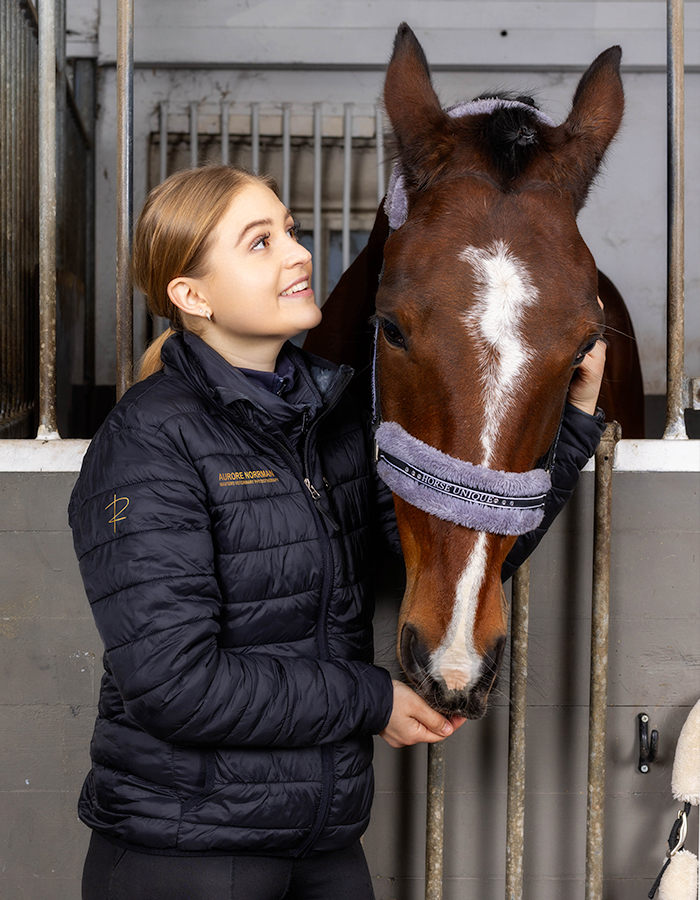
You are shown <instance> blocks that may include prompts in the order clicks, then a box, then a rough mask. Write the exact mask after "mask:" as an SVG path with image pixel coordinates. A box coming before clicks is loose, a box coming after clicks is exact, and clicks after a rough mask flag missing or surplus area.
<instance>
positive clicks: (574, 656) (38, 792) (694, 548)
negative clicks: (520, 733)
mask: <svg viewBox="0 0 700 900" xmlns="http://www.w3.org/2000/svg"><path fill="white" fill-rule="evenodd" d="M74 480H75V475H74V474H71V473H43V474H42V473H5V474H2V475H0V560H1V561H2V562H1V566H2V568H1V569H0V583H1V584H2V603H1V604H0V605H1V606H2V612H1V613H0V674H1V677H2V681H1V685H2V687H1V688H0V721H1V722H2V727H1V728H0V808H1V809H2V811H3V814H2V817H1V818H0V897H2V898H3V900H75V898H77V897H78V896H79V880H80V871H81V866H82V859H83V855H84V851H85V848H86V845H87V840H88V831H87V829H85V828H84V827H83V826H82V825H81V824H80V823H79V822H78V820H77V816H76V812H75V809H76V801H77V795H78V792H79V789H80V785H81V783H82V780H83V778H84V776H85V773H86V771H87V769H88V766H89V761H88V745H89V740H90V734H91V730H92V724H93V719H94V715H95V704H96V700H97V691H98V685H99V677H100V669H101V665H100V655H101V648H100V642H99V638H98V637H97V634H96V632H95V629H94V627H93V624H92V620H91V618H90V612H89V609H88V605H87V601H86V600H85V598H84V594H83V590H82V586H81V583H80V578H79V575H78V569H77V563H76V561H75V558H74V556H73V550H72V543H71V536H70V533H69V531H68V525H67V520H66V513H65V509H66V505H67V502H68V497H69V494H70V490H71V487H72V484H73V482H74ZM698 493H699V483H698V475H697V472H694V473H686V474H682V473H664V474H656V475H648V474H646V475H643V474H631V473H627V474H617V475H616V476H615V481H614V512H613V526H614V535H613V563H612V565H613V568H612V610H611V633H610V667H609V678H610V694H609V708H608V723H609V733H608V739H607V765H608V778H607V806H606V823H607V832H606V841H605V873H606V887H605V895H604V900H632V898H638V897H640V896H644V894H645V893H646V891H647V890H648V889H649V887H650V885H651V882H652V880H653V878H654V877H655V875H656V872H657V871H658V869H659V868H660V865H661V862H662V859H663V853H664V850H665V841H666V838H667V836H668V831H669V829H670V827H671V824H672V822H673V819H674V818H675V812H676V807H677V804H676V802H675V801H673V799H672V797H671V793H670V778H671V767H672V762H673V752H674V747H675V742H676V739H677V737H678V734H679V731H680V728H681V726H682V724H683V722H684V720H685V717H686V715H687V713H688V711H689V708H690V707H691V706H692V705H693V703H694V702H695V701H696V700H697V699H698V697H700V608H699V604H698V597H700V549H699V548H700V540H699V538H700V503H699V502H698V501H699V498H698ZM591 521H592V475H591V474H589V473H585V474H584V476H583V481H582V484H581V486H580V488H579V490H578V492H577V494H576V496H575V498H574V500H573V501H572V503H571V504H570V506H569V507H568V509H567V510H566V511H565V513H564V514H563V515H562V516H561V517H560V520H559V522H558V523H557V524H556V526H555V527H554V529H553V530H552V532H551V533H550V534H549V535H548V536H547V538H546V540H545V542H544V544H543V545H542V546H541V547H540V549H539V550H538V552H537V554H536V555H535V557H534V558H533V563H532V601H531V613H530V616H531V621H530V665H529V679H530V684H529V694H528V725H527V733H528V747H527V762H528V776H527V812H526V879H527V885H526V892H527V893H526V895H527V896H529V897H537V898H538V900H554V898H557V900H569V898H571V897H574V896H582V895H583V877H584V868H585V861H584V845H585V819H586V766H587V702H588V659H587V654H588V645H589V634H590V616H589V607H590V593H591V576H590V557H591V529H592V524H591ZM400 593H401V573H400V572H398V571H396V570H395V569H387V570H386V571H385V572H384V573H383V579H382V584H381V593H380V602H379V608H378V614H377V628H376V631H377V646H378V651H379V656H380V660H381V661H382V662H384V663H386V664H387V665H393V664H394V663H393V640H394V627H395V616H396V611H397V609H398V601H399V597H400ZM505 665H506V666H507V661H506V664H505ZM504 675H505V677H502V678H501V681H500V685H499V688H498V691H497V693H496V696H495V698H494V703H493V706H492V709H491V710H490V712H489V713H488V715H487V716H486V718H485V719H483V720H481V721H479V722H468V723H466V724H465V725H464V727H463V728H462V729H461V730H460V731H459V732H458V733H457V734H456V735H455V736H454V737H452V738H450V739H449V741H448V742H447V764H448V769H447V800H446V848H445V900H457V898H466V897H479V898H480V900H496V898H498V900H500V898H502V897H503V890H504V887H503V878H504V853H505V851H504V847H505V789H506V785H505V774H506V759H507V681H508V679H507V668H505V669H504ZM641 711H647V712H648V713H649V715H650V718H651V724H652V726H653V727H655V728H658V729H659V732H660V735H661V741H660V747H661V752H660V758H659V762H658V763H656V764H655V765H654V766H653V767H652V771H651V773H650V774H649V775H641V774H640V773H639V772H637V770H636V764H637V758H638V749H637V746H636V715H637V713H638V712H641ZM425 758H426V752H425V748H422V747H420V748H412V749H407V750H402V751H393V750H390V749H389V748H388V747H387V746H386V745H385V744H384V742H383V741H381V739H377V760H376V769H377V798H376V802H375V807H374V814H373V818H372V822H371V825H370V828H369V831H368V832H367V834H366V836H365V839H364V843H365V849H366V851H367V855H368V857H369V860H370V865H371V869H372V873H373V876H374V878H375V885H376V892H377V898H378V900H418V898H420V897H422V896H423V894H422V891H423V881H422V879H423V860H424V855H423V854H424V850H423V841H424V828H425V824H424V822H425V818H424V817H425ZM688 846H690V847H691V848H692V847H696V846H697V818H696V817H695V820H694V822H693V824H692V827H691V835H690V837H689V843H688Z"/></svg>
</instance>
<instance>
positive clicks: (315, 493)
mask: <svg viewBox="0 0 700 900" xmlns="http://www.w3.org/2000/svg"><path fill="white" fill-rule="evenodd" d="M304 484H305V485H306V488H307V490H308V492H309V493H310V494H311V496H312V497H313V498H314V503H318V501H319V500H320V499H321V495H320V494H319V492H318V491H317V490H316V488H315V487H314V486H313V484H311V480H310V479H309V478H305V479H304Z"/></svg>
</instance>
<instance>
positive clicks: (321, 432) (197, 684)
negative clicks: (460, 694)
mask: <svg viewBox="0 0 700 900" xmlns="http://www.w3.org/2000/svg"><path fill="white" fill-rule="evenodd" d="M133 270H134V278H135V282H136V284H137V286H139V287H140V288H141V290H143V292H144V293H145V295H146V297H147V300H148V303H149V306H150V309H151V311H152V312H153V313H154V314H155V315H159V316H164V317H166V318H169V319H170V322H171V324H172V328H171V329H169V330H168V332H166V334H165V335H164V336H163V338H162V339H160V340H158V341H156V342H155V344H154V345H153V346H152V347H151V348H150V349H149V351H148V352H147V354H146V357H145V358H144V361H143V366H142V375H143V376H144V380H141V381H140V382H139V383H138V384H137V385H135V386H134V387H133V388H132V389H131V390H130V391H129V392H128V393H127V394H126V395H125V396H124V397H123V398H122V400H121V401H120V403H119V404H118V405H117V407H116V408H115V409H114V410H113V412H112V413H111V415H110V416H109V418H108V419H107V421H106V422H105V424H104V425H103V426H102V428H101V429H100V431H99V433H98V434H97V436H96V437H95V439H94V440H93V441H92V443H91V445H90V449H89V451H88V454H87V455H86V458H85V462H84V465H83V469H82V472H81V475H80V478H79V480H78V483H77V484H76V488H75V490H74V493H73V496H72V498H71V504H70V510H69V512H70V522H71V527H72V528H73V532H74V539H75V547H76V552H77V555H78V558H79V561H80V567H81V573H82V576H83V579H84V582H85V587H86V591H87V595H88V599H89V601H90V604H91V606H92V610H93V613H94V616H95V620H96V623H97V626H98V629H99V631H100V636H101V637H102V640H103V642H104V644H105V657H104V665H105V675H104V678H103V681H102V688H101V695H100V705H99V715H98V719H97V722H96V726H95V733H94V737H93V741H92V746H91V754H92V761H93V768H92V770H91V772H90V774H89V775H88V777H87V779H86V782H85V786H84V788H83V792H82V795H81V799H80V803H79V813H80V817H81V819H82V820H83V821H84V822H85V823H86V824H87V825H88V826H89V827H90V828H92V829H93V837H92V840H91V845H90V849H89V851H88V856H87V860H86V864H85V871H84V877H83V898H84V900H97V898H100V900H118V898H122V897H124V898H126V897H128V898H129V900H138V898H141V897H143V898H148V900H158V898H161V897H162V898H167V900H178V898H183V900H184V898H187V900H220V898H228V900H232V898H233V900H239V898H240V900H251V898H255V900H272V898H283V897H286V898H305V900H313V898H334V900H342V898H352V900H362V898H371V897H373V893H372V887H371V881H370V878H369V873H368V870H367V865H366V862H365V860H364V855H363V853H362V849H361V847H360V844H359V838H360V835H361V834H362V833H363V831H364V830H365V829H366V827H367V823H368V820H369V811H370V805H371V799H372V790H373V783H372V770H371V756H372V735H374V734H381V735H382V737H384V738H385V740H387V741H388V742H389V743H390V744H391V745H392V746H395V747H398V746H405V745H407V744H413V743H418V742H435V741H440V740H443V739H444V738H445V737H446V736H447V735H449V734H451V733H452V732H453V731H454V730H455V728H457V727H459V725H461V724H462V721H463V720H462V719H459V718H454V719H452V720H451V721H450V720H448V719H446V718H444V717H443V716H441V715H440V714H439V713H437V712H435V711H434V710H432V709H431V708H430V707H428V706H427V704H426V703H425V702H424V701H423V700H422V699H420V698H419V697H418V696H417V695H416V694H415V693H414V692H413V691H412V690H411V689H409V688H408V687H407V686H405V685H403V684H399V683H398V682H395V683H392V680H391V678H390V676H389V673H388V672H386V671H385V670H383V669H380V668H378V667H375V666H373V665H372V634H371V617H372V610H373V599H372V595H371V587H370V573H371V567H372V551H373V548H374V547H375V545H376V539H375V538H376V535H375V530H376V528H378V527H383V530H384V531H385V532H387V533H388V534H389V535H390V536H391V534H393V533H394V531H393V509H392V505H391V497H390V495H389V494H388V492H387V491H386V490H379V491H378V489H377V484H376V482H375V478H374V474H373V470H372V466H371V464H370V462H369V454H368V443H369V441H368V434H367V429H366V426H365V418H364V416H363V415H362V412H361V410H360V409H358V408H357V407H356V406H355V403H354V401H353V400H352V399H351V398H350V396H349V395H348V393H347V392H346V391H345V388H346V386H347V384H348V382H349V380H350V378H351V376H352V371H351V370H350V369H348V368H347V367H340V368H337V367H335V366H332V365H331V364H330V363H325V362H324V361H322V360H319V359H317V358H315V357H310V356H308V355H306V354H304V353H302V352H301V351H299V350H297V349H296V348H295V347H294V346H293V345H291V344H290V343H288V340H289V338H291V337H293V336H294V335H295V334H298V333H299V332H301V331H304V330H305V329H308V328H312V327H314V326H315V325H316V324H318V322H319V321H320V317H321V313H320V310H319V309H318V307H317V306H316V303H315V301H314V295H313V291H312V290H311V257H310V255H309V253H308V252H307V251H306V250H305V249H304V248H303V247H302V246H301V245H300V244H298V243H297V241H296V238H295V228H294V223H293V220H292V218H291V216H290V214H289V211H288V210H286V209H285V208H284V206H283V205H282V204H281V202H280V201H279V199H278V198H277V196H276V194H275V193H274V191H273V190H272V187H271V184H270V182H269V181H268V180H266V179H264V178H258V177H254V176H252V175H249V174H247V173H242V172H238V171H236V170H234V169H231V168H229V167H221V166H219V167H209V168H203V169H197V170H191V171H187V172H182V173H179V174H177V175H174V176H172V177H171V178H169V179H168V180H167V181H166V182H164V183H163V184H162V185H160V186H159V187H158V188H156V189H155V190H154V191H153V192H152V193H151V194H150V195H149V197H148V199H147V201H146V205H145V207H144V209H143V212H142V213H141V216H140V219H139V222H138V224H137V227H136V231H135V235H134V252H133ZM598 368H601V370H602V367H601V366H600V365H598ZM593 369H596V367H595V366H594V367H593ZM596 378H598V375H597V374H595V372H594V374H593V376H592V377H591V382H592V383H593V385H594V386H595V380H596ZM598 380H599V378H598ZM589 392H590V390H589ZM595 393H596V396H597V390H596V391H595ZM586 418H590V419H591V421H592V422H593V421H594V420H593V418H592V417H588V416H587V417H586ZM597 429H598V426H597V425H596V426H595V427H593V426H591V428H590V432H591V434H592V435H594V436H595V435H597V434H599V430H597ZM590 440H591V441H592V440H593V438H591V439H590ZM580 462H581V460H579V463H580ZM569 468H571V467H570V466H569ZM574 468H576V467H575V466H574ZM567 471H568V470H567ZM570 477H571V478H573V476H570Z"/></svg>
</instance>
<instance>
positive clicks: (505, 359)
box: [431, 240, 539, 691]
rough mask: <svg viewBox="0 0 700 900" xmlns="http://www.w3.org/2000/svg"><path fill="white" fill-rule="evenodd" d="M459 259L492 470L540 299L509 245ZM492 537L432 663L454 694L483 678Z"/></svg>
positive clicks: (459, 589) (461, 583)
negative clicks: (481, 642)
mask: <svg viewBox="0 0 700 900" xmlns="http://www.w3.org/2000/svg"><path fill="white" fill-rule="evenodd" d="M459 258H460V259H461V260H463V261H464V262H466V263H469V264H470V265H471V267H472V269H473V273H474V280H475V282H476V291H475V297H474V303H473V305H472V307H471V309H470V310H469V312H467V313H465V314H464V315H463V316H462V322H463V324H464V325H465V326H466V327H467V328H468V329H469V330H470V332H471V333H472V334H473V335H474V336H475V337H476V343H477V348H478V353H479V369H480V372H481V384H482V390H483V409H484V427H483V431H482V434H481V444H482V449H483V457H482V459H481V461H480V464H481V465H482V466H488V464H489V462H490V460H491V457H492V455H493V450H494V447H495V446H496V444H497V439H498V435H499V432H500V429H501V426H502V424H503V422H504V419H505V418H506V416H507V415H508V412H509V409H510V407H511V404H512V403H513V400H514V397H515V395H516V393H517V390H518V383H519V381H520V378H521V373H522V372H523V370H524V369H525V367H526V366H527V364H528V363H529V361H530V360H531V359H532V356H533V354H532V351H531V350H530V348H529V347H528V346H527V344H526V343H525V340H524V338H523V335H522V333H521V324H522V318H523V313H524V311H525V309H527V307H528V306H530V305H532V304H533V303H534V302H535V301H536V300H537V299H538V296H539V295H538V292H537V289H536V288H535V286H534V284H533V281H532V279H531V277H530V273H529V272H528V270H527V267H526V266H525V264H524V263H523V262H522V261H521V260H519V259H518V258H517V257H516V256H514V255H513V254H512V253H511V252H510V251H509V249H508V246H507V244H506V243H505V242H504V241H501V240H499V241H494V242H493V243H492V244H491V245H490V246H489V247H488V248H486V249H482V248H479V247H465V248H464V250H462V252H461V253H460V254H459ZM488 539H489V535H487V534H485V533H483V532H480V533H479V534H478V535H477V539H476V544H475V545H474V549H473V550H472V552H471V554H470V556H469V559H468V560H467V563H466V566H465V568H464V571H463V572H462V574H461V576H460V578H459V579H458V581H457V585H456V587H455V603H454V609H453V612H452V619H451V621H450V626H449V628H448V630H447V634H446V635H445V637H444V639H443V641H442V643H441V645H440V646H439V647H438V649H437V650H436V651H435V654H434V655H433V660H432V673H431V674H433V675H434V676H441V677H442V678H443V679H444V681H445V683H446V685H447V687H448V689H450V690H459V691H462V690H466V689H468V688H470V687H471V686H473V685H474V684H475V683H476V681H477V680H478V678H479V674H480V669H481V659H480V658H479V655H478V653H477V651H476V648H475V646H474V623H475V619H476V611H477V607H478V603H479V591H480V590H481V586H482V584H483V581H484V577H485V574H486V560H487V548H488Z"/></svg>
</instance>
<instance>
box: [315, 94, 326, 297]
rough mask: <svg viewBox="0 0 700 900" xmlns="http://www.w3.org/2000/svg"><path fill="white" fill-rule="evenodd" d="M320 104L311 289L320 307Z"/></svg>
mask: <svg viewBox="0 0 700 900" xmlns="http://www.w3.org/2000/svg"><path fill="white" fill-rule="evenodd" d="M322 124H323V123H322V119H321V104H320V103H315V104H314V263H315V265H314V270H313V276H312V278H313V288H314V294H315V296H316V303H318V304H319V306H320V305H321V303H322V302H323V300H324V299H325V298H323V297H321V201H322V198H321V166H322V162H323V160H322V158H321V150H322V144H323V142H322V131H321V129H322Z"/></svg>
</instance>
